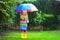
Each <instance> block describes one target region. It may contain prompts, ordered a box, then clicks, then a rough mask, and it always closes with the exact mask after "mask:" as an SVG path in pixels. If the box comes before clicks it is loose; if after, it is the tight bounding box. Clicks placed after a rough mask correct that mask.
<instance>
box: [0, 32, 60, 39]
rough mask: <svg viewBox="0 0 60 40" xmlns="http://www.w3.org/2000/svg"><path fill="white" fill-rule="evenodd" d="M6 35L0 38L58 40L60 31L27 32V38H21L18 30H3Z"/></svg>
mask: <svg viewBox="0 0 60 40" xmlns="http://www.w3.org/2000/svg"><path fill="white" fill-rule="evenodd" d="M4 34H6V35H7V36H5V37H3V38H0V40H60V31H44V32H27V34H28V38H26V39H21V38H20V32H17V31H10V32H4Z"/></svg>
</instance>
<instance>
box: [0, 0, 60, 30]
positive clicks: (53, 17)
mask: <svg viewBox="0 0 60 40" xmlns="http://www.w3.org/2000/svg"><path fill="white" fill-rule="evenodd" d="M22 3H32V4H34V5H35V6H36V7H37V8H38V9H39V11H38V12H32V13H28V15H29V21H30V23H29V26H31V25H32V26H38V25H39V26H40V25H42V26H43V29H44V30H47V29H48V30H57V29H60V7H59V6H60V1H59V0H57V1H56V0H33V1H32V0H22V1H21V0H18V1H17V0H1V1H0V25H5V26H6V25H8V26H12V27H13V25H19V16H20V15H19V13H16V12H15V8H16V7H17V5H19V4H22Z"/></svg>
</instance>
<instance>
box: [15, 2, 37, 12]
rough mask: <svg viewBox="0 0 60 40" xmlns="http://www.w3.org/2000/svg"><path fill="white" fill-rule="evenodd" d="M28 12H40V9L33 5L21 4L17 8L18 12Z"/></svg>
mask: <svg viewBox="0 0 60 40" xmlns="http://www.w3.org/2000/svg"><path fill="white" fill-rule="evenodd" d="M24 10H26V11H27V12H32V11H38V9H37V8H36V7H35V6H34V5H33V4H31V3H30V4H20V5H18V6H17V7H16V12H22V11H24Z"/></svg>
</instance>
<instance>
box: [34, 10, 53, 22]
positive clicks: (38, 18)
mask: <svg viewBox="0 0 60 40" xmlns="http://www.w3.org/2000/svg"><path fill="white" fill-rule="evenodd" d="M51 17H53V15H52V14H46V13H43V12H42V11H40V12H36V17H35V18H34V21H35V23H43V22H44V20H46V18H51Z"/></svg>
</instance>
